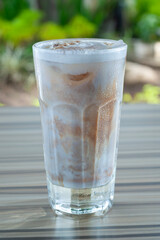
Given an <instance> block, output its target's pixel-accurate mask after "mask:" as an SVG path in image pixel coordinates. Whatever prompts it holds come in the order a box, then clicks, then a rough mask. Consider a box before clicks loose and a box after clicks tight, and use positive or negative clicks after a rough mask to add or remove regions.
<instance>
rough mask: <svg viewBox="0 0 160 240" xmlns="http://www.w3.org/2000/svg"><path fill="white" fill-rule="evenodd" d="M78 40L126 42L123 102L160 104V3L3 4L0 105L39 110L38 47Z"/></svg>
mask: <svg viewBox="0 0 160 240" xmlns="http://www.w3.org/2000/svg"><path fill="white" fill-rule="evenodd" d="M79 37H84V38H86V37H87V38H90V37H96V38H112V39H120V38H121V39H123V40H124V41H125V42H126V43H127V44H128V58H127V64H126V75H125V84H124V97H123V101H124V102H126V103H144V102H145V103H151V104H159V103H160V2H159V0H45V1H44V0H0V106H31V105H33V106H38V99H37V90H36V83H35V76H34V67H33V57H32V47H31V46H32V44H33V43H34V42H37V41H41V40H48V39H59V38H79Z"/></svg>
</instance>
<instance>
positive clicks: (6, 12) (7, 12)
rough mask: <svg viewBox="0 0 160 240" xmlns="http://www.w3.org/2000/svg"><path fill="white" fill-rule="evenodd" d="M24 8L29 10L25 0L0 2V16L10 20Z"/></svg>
mask: <svg viewBox="0 0 160 240" xmlns="http://www.w3.org/2000/svg"><path fill="white" fill-rule="evenodd" d="M26 8H29V3H28V1H26V0H1V9H0V16H1V18H3V19H6V20H12V19H14V18H15V17H16V16H17V15H18V14H19V13H20V12H21V11H22V10H24V9H26Z"/></svg>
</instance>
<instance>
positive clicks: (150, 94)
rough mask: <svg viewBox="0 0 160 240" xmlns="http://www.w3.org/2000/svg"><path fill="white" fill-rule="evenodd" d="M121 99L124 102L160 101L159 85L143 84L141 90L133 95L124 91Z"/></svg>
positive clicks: (155, 102) (156, 102) (157, 102)
mask: <svg viewBox="0 0 160 240" xmlns="http://www.w3.org/2000/svg"><path fill="white" fill-rule="evenodd" d="M123 101H124V102H126V103H138V102H144V103H152V104H159V103H160V87H158V86H153V85H150V84H145V85H144V86H143V88H142V91H141V92H138V93H136V94H135V95H134V96H133V97H132V96H131V95H130V94H129V93H124V95H123Z"/></svg>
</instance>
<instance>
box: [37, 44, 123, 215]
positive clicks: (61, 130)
mask: <svg viewBox="0 0 160 240" xmlns="http://www.w3.org/2000/svg"><path fill="white" fill-rule="evenodd" d="M126 51H127V46H126V44H125V43H124V42H123V41H122V40H119V41H114V40H106V39H62V40H50V41H44V42H39V43H36V44H34V46H33V53H34V63H35V72H36V78H37V85H38V89H39V102H40V110H41V122H42V130H43V142H44V145H43V146H44V159H45V169H46V175H47V186H48V194H49V201H50V204H51V206H52V208H53V209H54V210H56V211H57V212H61V213H65V214H76V215H77V214H78V215H79V214H91V213H95V214H103V213H104V212H107V211H108V210H109V209H110V207H111V206H112V202H113V198H114V185H115V172H116V159H117V146H118V132H119V123H120V107H121V106H120V105H121V101H122V93H123V79H124V69H125V58H126Z"/></svg>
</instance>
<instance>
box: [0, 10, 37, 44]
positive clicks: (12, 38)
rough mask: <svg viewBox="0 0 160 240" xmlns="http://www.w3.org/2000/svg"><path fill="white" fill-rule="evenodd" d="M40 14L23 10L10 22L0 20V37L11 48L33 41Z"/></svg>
mask: <svg viewBox="0 0 160 240" xmlns="http://www.w3.org/2000/svg"><path fill="white" fill-rule="evenodd" d="M41 17H42V14H41V12H39V11H33V10H29V9H28V10H23V11H22V12H21V13H20V14H19V15H18V16H17V17H16V18H14V19H13V20H12V21H7V20H4V19H0V37H1V39H2V40H3V41H4V42H5V43H9V44H10V45H13V46H18V45H20V44H26V43H28V42H30V41H32V40H33V39H34V37H35V36H36V34H37V32H38V29H39V26H38V23H39V20H40V19H41Z"/></svg>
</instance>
